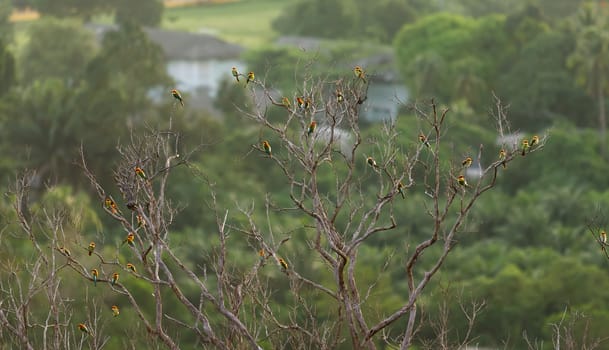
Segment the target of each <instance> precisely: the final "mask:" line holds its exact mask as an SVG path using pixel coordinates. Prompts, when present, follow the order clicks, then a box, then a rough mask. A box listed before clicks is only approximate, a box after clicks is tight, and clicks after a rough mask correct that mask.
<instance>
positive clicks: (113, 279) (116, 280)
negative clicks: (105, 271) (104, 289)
mask: <svg viewBox="0 0 609 350" xmlns="http://www.w3.org/2000/svg"><path fill="white" fill-rule="evenodd" d="M116 282H118V272H115V273H113V274H112V279H111V280H110V284H111V285H115V284H116Z"/></svg>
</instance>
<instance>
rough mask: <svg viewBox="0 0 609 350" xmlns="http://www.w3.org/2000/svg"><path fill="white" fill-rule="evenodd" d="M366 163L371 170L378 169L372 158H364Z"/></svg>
mask: <svg viewBox="0 0 609 350" xmlns="http://www.w3.org/2000/svg"><path fill="white" fill-rule="evenodd" d="M366 162H367V163H368V164H369V165H370V166H371V167H373V168H376V167H378V165H376V161H375V160H374V158H372V157H368V158H366Z"/></svg>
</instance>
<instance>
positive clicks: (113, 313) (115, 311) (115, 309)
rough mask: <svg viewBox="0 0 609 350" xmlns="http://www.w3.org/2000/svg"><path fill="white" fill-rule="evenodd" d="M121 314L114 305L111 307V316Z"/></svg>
mask: <svg viewBox="0 0 609 350" xmlns="http://www.w3.org/2000/svg"><path fill="white" fill-rule="evenodd" d="M120 313H121V312H120V311H119V309H118V306H116V305H112V316H114V317H116V316H118V315H119V314H120Z"/></svg>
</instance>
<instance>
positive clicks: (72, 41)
mask: <svg viewBox="0 0 609 350" xmlns="http://www.w3.org/2000/svg"><path fill="white" fill-rule="evenodd" d="M29 37H30V40H29V41H28V43H27V46H26V47H25V48H24V49H23V52H22V54H21V56H20V57H19V76H20V80H21V82H22V83H24V84H25V85H27V84H30V83H32V82H33V81H34V80H42V79H46V78H58V79H62V80H63V81H65V83H66V85H68V86H72V85H73V84H75V82H76V81H78V80H79V79H82V75H83V73H84V70H85V68H86V66H87V64H88V63H89V61H90V60H91V59H92V58H93V56H94V55H95V51H96V47H95V37H94V36H93V34H92V33H91V32H90V31H88V30H87V29H85V28H83V27H82V25H81V24H80V23H78V22H76V21H74V20H59V19H54V18H44V19H41V20H40V21H37V22H35V23H33V24H32V25H31V26H30V28H29Z"/></svg>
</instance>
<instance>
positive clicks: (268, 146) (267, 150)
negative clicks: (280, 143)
mask: <svg viewBox="0 0 609 350" xmlns="http://www.w3.org/2000/svg"><path fill="white" fill-rule="evenodd" d="M262 149H264V153H266V154H268V155H269V157H272V156H273V151H272V149H271V144H270V143H269V142H268V141H262Z"/></svg>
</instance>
